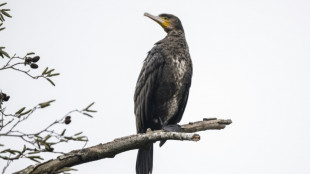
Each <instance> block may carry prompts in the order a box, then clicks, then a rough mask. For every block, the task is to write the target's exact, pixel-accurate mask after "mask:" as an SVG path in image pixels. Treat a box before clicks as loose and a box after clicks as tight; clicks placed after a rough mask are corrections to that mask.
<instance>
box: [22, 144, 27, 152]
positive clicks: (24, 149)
mask: <svg viewBox="0 0 310 174" xmlns="http://www.w3.org/2000/svg"><path fill="white" fill-rule="evenodd" d="M26 149H27V147H26V145H24V148H23V151H22V153H24V152H25V151H26Z"/></svg>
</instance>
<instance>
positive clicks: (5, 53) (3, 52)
mask: <svg viewBox="0 0 310 174" xmlns="http://www.w3.org/2000/svg"><path fill="white" fill-rule="evenodd" d="M0 52H1V54H3V55H5V56H6V57H7V58H10V56H9V54H8V53H7V52H5V51H3V50H2V49H1V50H0Z"/></svg>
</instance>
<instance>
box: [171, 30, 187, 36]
mask: <svg viewBox="0 0 310 174" xmlns="http://www.w3.org/2000/svg"><path fill="white" fill-rule="evenodd" d="M169 36H181V37H184V36H185V35H184V31H182V30H171V31H169V32H168V33H167V37H169Z"/></svg>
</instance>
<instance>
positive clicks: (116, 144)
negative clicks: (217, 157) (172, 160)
mask: <svg viewBox="0 0 310 174" xmlns="http://www.w3.org/2000/svg"><path fill="white" fill-rule="evenodd" d="M231 123H232V121H231V120H223V119H216V118H212V119H204V120H203V121H197V122H193V123H189V124H185V125H182V126H181V131H180V132H165V131H163V130H157V131H148V132H147V133H145V134H136V135H130V136H126V137H122V138H117V139H115V140H114V141H111V142H108V143H105V144H99V145H96V146H92V147H89V148H85V149H79V150H73V151H71V152H69V153H66V154H64V155H61V156H58V157H57V158H56V159H53V160H49V161H46V162H44V163H41V164H37V165H31V166H29V167H27V168H26V169H23V170H21V171H18V172H16V173H14V174H30V173H31V174H40V173H49V174H54V173H59V172H60V171H61V169H64V168H67V167H72V166H75V165H79V164H83V163H86V162H91V161H95V160H99V159H104V158H113V157H114V156H115V155H117V154H119V153H122V152H125V151H129V150H133V149H139V148H142V147H144V146H145V145H147V144H149V143H154V142H156V141H161V140H181V141H182V140H188V141H199V140H200V136H199V135H198V134H193V132H198V131H205V130H210V129H224V128H225V126H226V125H229V124H231Z"/></svg>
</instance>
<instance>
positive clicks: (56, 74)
mask: <svg viewBox="0 0 310 174" xmlns="http://www.w3.org/2000/svg"><path fill="white" fill-rule="evenodd" d="M58 75H60V73H55V74H50V75H48V76H47V77H53V76H58Z"/></svg>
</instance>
